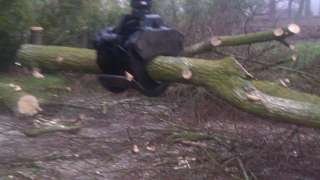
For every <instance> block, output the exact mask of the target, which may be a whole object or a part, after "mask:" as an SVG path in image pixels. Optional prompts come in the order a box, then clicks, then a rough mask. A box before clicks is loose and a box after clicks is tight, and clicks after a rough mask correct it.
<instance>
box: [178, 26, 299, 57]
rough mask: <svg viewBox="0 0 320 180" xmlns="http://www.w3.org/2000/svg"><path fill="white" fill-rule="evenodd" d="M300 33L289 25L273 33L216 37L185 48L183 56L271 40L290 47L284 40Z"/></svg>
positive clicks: (296, 28)
mask: <svg viewBox="0 0 320 180" xmlns="http://www.w3.org/2000/svg"><path fill="white" fill-rule="evenodd" d="M300 31H301V29H300V27H299V26H298V25H297V24H290V25H289V26H288V27H286V28H277V29H275V30H273V31H266V32H256V33H248V34H242V35H235V36H216V37H212V38H210V39H207V40H205V41H203V42H199V43H197V44H194V45H192V46H189V47H187V48H185V51H184V53H183V55H184V56H188V57H192V56H195V55H197V54H201V53H206V52H209V51H212V50H213V49H215V48H217V47H224V46H239V45H246V44H252V43H260V42H267V41H273V40H276V41H280V42H281V43H284V44H287V46H288V47H290V45H288V43H286V42H285V39H286V38H288V37H290V36H292V35H296V34H299V33H300Z"/></svg>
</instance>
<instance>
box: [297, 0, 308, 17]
mask: <svg viewBox="0 0 320 180" xmlns="http://www.w3.org/2000/svg"><path fill="white" fill-rule="evenodd" d="M305 2H306V1H305V0H300V2H299V9H298V14H297V17H302V16H303V11H304V5H305Z"/></svg>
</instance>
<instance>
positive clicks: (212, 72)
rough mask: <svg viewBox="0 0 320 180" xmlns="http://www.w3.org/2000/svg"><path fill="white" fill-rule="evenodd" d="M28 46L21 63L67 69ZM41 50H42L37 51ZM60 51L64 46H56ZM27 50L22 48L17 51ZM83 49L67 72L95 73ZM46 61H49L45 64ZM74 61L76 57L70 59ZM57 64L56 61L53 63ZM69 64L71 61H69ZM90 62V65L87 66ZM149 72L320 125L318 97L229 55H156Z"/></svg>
mask: <svg viewBox="0 0 320 180" xmlns="http://www.w3.org/2000/svg"><path fill="white" fill-rule="evenodd" d="M23 47H28V55H27V56H25V55H24V56H23V58H24V60H23V61H24V62H26V63H28V64H33V61H34V59H36V58H33V52H36V54H35V55H36V56H37V57H39V56H41V57H44V58H43V59H42V61H40V60H36V61H37V62H38V61H39V62H38V63H37V64H38V65H40V67H39V68H41V69H43V70H45V69H51V68H52V67H51V66H52V65H53V66H55V67H56V70H58V67H61V68H62V70H67V69H66V66H64V65H63V64H64V63H66V64H68V62H67V61H63V62H62V63H59V65H55V64H52V63H53V62H52V60H51V59H49V58H45V55H46V54H48V53H47V51H57V50H54V47H47V48H48V49H46V47H45V46H42V47H39V46H34V48H35V50H34V51H33V49H32V47H33V46H30V45H28V46H23ZM39 49H41V51H42V53H41V51H39ZM58 49H59V50H61V49H63V48H58ZM68 50H69V49H68V48H64V51H63V52H60V54H63V56H65V57H69V58H71V57H76V55H74V53H75V52H78V51H77V50H74V49H72V50H71V51H68ZM21 51H22V52H24V53H25V52H26V51H25V50H24V49H22V50H20V53H19V54H20V55H21ZM85 52H86V53H84V52H83V54H82V59H81V62H79V63H84V64H86V66H83V65H79V63H72V64H76V66H77V67H80V66H81V67H82V69H79V68H75V67H71V68H70V71H74V70H76V71H78V72H79V71H80V72H94V73H98V72H99V69H98V67H97V66H96V65H95V63H94V62H95V60H94V59H95V53H94V51H91V52H90V50H85ZM46 61H49V62H50V63H47V62H46ZM71 61H72V62H76V59H72V60H71ZM56 63H58V62H56ZM68 65H69V66H70V64H68ZM90 65H91V66H90ZM186 69H188V70H189V71H190V72H192V78H185V77H183V76H182V74H181V73H182V72H183V71H184V70H186ZM147 70H148V72H149V75H150V76H151V77H152V78H153V79H154V80H159V81H167V82H181V83H189V84H194V85H199V86H204V87H206V88H208V89H209V90H211V91H213V92H215V93H216V94H217V95H218V96H219V97H221V98H223V99H224V100H226V101H227V102H229V103H230V104H232V105H234V106H236V107H238V108H239V109H242V110H244V111H247V112H251V113H254V114H257V115H260V116H268V117H273V118H275V119H277V120H280V121H286V122H290V123H294V124H301V125H305V126H309V127H317V128H320V97H318V96H314V95H311V94H306V93H301V92H297V91H294V90H290V89H288V88H285V87H282V86H281V85H278V84H277V83H271V82H265V81H254V80H251V78H249V77H248V72H246V71H245V70H244V68H243V67H242V66H241V65H240V63H238V62H237V61H236V60H235V59H234V58H231V57H228V58H225V59H222V60H218V61H208V60H202V59H195V58H184V57H158V58H155V59H154V60H153V61H151V62H150V64H149V65H148V67H147Z"/></svg>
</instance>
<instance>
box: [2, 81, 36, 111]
mask: <svg viewBox="0 0 320 180" xmlns="http://www.w3.org/2000/svg"><path fill="white" fill-rule="evenodd" d="M0 92H1V94H0V101H1V103H3V104H4V105H5V106H6V107H7V108H9V109H10V110H11V111H12V112H14V113H15V114H17V115H25V116H33V115H35V114H38V113H39V112H40V111H41V108H40V105H39V101H38V99H37V98H36V97H34V96H32V95H30V94H27V93H25V92H23V91H22V89H19V88H18V86H14V85H13V84H5V83H0Z"/></svg>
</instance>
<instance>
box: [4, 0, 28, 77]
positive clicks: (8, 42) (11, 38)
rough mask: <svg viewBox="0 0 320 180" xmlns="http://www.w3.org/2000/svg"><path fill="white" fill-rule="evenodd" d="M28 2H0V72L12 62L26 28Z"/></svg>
mask: <svg viewBox="0 0 320 180" xmlns="http://www.w3.org/2000/svg"><path fill="white" fill-rule="evenodd" d="M30 5H31V4H30V2H29V1H24V0H10V1H8V0H0V52H1V53H0V70H1V71H3V70H7V69H8V67H9V66H10V64H12V62H13V61H14V56H15V53H16V50H17V49H18V47H19V45H20V43H21V42H22V40H23V32H24V30H25V29H26V28H27V27H28V25H29V23H30V21H31V17H30V8H31V6H30Z"/></svg>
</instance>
